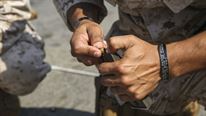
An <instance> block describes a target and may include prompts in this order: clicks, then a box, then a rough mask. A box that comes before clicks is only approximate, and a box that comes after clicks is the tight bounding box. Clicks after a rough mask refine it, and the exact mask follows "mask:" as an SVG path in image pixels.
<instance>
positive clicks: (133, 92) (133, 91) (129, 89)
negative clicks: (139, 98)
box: [127, 88, 135, 95]
mask: <svg viewBox="0 0 206 116" xmlns="http://www.w3.org/2000/svg"><path fill="white" fill-rule="evenodd" d="M127 91H128V92H129V93H131V94H132V95H134V94H135V90H134V89H132V88H128V89H127Z"/></svg>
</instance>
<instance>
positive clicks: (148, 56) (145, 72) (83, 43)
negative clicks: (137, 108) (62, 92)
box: [69, 7, 206, 101]
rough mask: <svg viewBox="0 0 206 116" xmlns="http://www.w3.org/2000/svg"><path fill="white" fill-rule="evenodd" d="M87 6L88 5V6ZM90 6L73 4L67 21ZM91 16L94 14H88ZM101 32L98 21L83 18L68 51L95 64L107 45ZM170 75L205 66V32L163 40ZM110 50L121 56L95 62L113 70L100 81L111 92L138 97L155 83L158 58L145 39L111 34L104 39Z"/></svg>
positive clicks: (106, 70)
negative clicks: (117, 52)
mask: <svg viewBox="0 0 206 116" xmlns="http://www.w3.org/2000/svg"><path fill="white" fill-rule="evenodd" d="M90 8H91V7H90ZM85 12H90V14H95V13H91V12H92V10H91V9H90V10H88V9H84V8H82V7H77V8H74V10H73V15H71V17H70V19H69V20H70V21H71V22H72V21H75V20H78V18H80V17H83V16H87V15H86V14H87V13H85ZM90 17H94V19H95V15H94V16H93V15H90ZM102 38H103V32H102V29H101V27H100V25H99V24H97V23H95V22H93V21H90V20H83V21H81V22H80V24H79V25H78V26H77V27H75V30H74V33H73V36H72V38H71V48H72V54H73V56H74V57H76V58H77V59H78V61H79V62H82V63H84V64H85V65H94V64H96V65H97V64H98V63H99V62H98V59H99V57H100V56H101V51H100V49H102V48H106V47H107V46H106V45H105V44H104V43H103V40H102ZM166 47H167V54H168V60H169V69H170V77H171V78H176V77H179V76H181V75H183V74H186V73H189V72H192V71H196V70H200V69H204V68H206V60H205V59H206V53H205V50H206V32H205V31H204V32H202V33H200V34H197V35H195V36H193V37H191V38H187V39H185V40H183V41H179V42H174V43H171V44H167V45H166ZM108 49H109V50H110V52H111V53H114V52H116V51H117V50H118V49H122V50H124V55H123V57H122V59H120V60H118V61H115V62H105V63H101V64H98V65H97V68H98V70H99V72H100V73H102V74H108V73H113V74H115V76H104V77H102V78H101V84H102V85H104V86H107V87H111V90H112V92H113V93H114V94H117V95H119V97H120V98H121V99H122V100H124V101H133V100H142V99H143V98H144V97H146V96H147V95H148V94H149V93H151V92H152V91H153V90H154V89H155V88H156V87H157V86H158V84H159V81H160V80H161V78H160V62H159V55H158V51H157V45H153V44H150V43H147V42H145V41H143V40H141V39H140V38H138V37H136V36H134V35H125V36H115V37H112V38H110V40H109V41H108Z"/></svg>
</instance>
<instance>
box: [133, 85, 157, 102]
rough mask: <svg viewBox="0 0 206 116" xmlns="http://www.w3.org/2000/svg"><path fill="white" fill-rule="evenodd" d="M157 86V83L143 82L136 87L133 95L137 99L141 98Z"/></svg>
mask: <svg viewBox="0 0 206 116" xmlns="http://www.w3.org/2000/svg"><path fill="white" fill-rule="evenodd" d="M157 86H158V84H155V85H153V84H144V85H143V86H141V87H140V88H138V89H137V90H136V92H137V93H136V95H135V99H137V100H142V99H144V98H145V97H146V96H147V95H149V94H150V93H151V92H152V91H153V90H154V89H155V88H156V87H157Z"/></svg>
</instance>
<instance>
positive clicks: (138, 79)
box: [98, 35, 161, 101]
mask: <svg viewBox="0 0 206 116" xmlns="http://www.w3.org/2000/svg"><path fill="white" fill-rule="evenodd" d="M108 47H109V50H110V52H112V53H114V52H116V51H117V50H118V49H122V50H123V51H124V55H123V57H122V59H120V60H117V61H114V62H106V63H102V64H100V65H98V69H99V71H100V73H101V74H103V75H104V74H109V73H112V74H115V76H103V77H102V78H101V83H102V84H103V85H104V86H107V87H111V90H112V92H113V93H114V94H116V95H118V96H119V97H120V99H121V100H123V101H134V100H142V99H143V98H145V97H146V96H147V95H148V94H149V93H151V92H152V91H153V90H154V89H155V88H156V87H157V85H158V83H159V81H160V79H161V78H160V63H159V55H158V50H157V46H156V45H152V44H150V43H147V42H145V41H143V40H141V39H139V38H137V37H135V36H133V35H126V36H116V37H112V38H111V39H110V40H109V42H108Z"/></svg>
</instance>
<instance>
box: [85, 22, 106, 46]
mask: <svg viewBox="0 0 206 116" xmlns="http://www.w3.org/2000/svg"><path fill="white" fill-rule="evenodd" d="M87 32H88V36H89V41H90V44H91V45H92V46H95V47H97V48H99V49H101V48H106V44H105V43H104V42H103V31H102V28H101V27H100V26H98V25H95V26H91V27H89V28H88V29H87Z"/></svg>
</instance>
